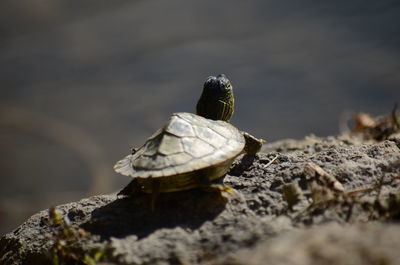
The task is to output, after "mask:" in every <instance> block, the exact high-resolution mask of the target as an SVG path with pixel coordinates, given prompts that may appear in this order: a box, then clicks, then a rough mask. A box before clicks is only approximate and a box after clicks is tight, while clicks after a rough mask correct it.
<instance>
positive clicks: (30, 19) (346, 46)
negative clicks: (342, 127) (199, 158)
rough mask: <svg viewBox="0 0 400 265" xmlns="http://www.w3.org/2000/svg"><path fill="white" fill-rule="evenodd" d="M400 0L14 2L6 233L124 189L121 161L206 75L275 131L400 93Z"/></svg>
mask: <svg viewBox="0 0 400 265" xmlns="http://www.w3.org/2000/svg"><path fill="white" fill-rule="evenodd" d="M399 14H400V2H399V1H369V0H363V1H361V0H360V1H358V0H351V1H349V0H346V1H345V0H338V1H312V0H303V1H297V0H289V1H278V0H255V1H251V2H249V1H210V0H203V1H183V0H169V1H157V0H151V1H138V0H137V1H135V0H130V1H128V0H114V1H109V0H87V1H70V0H36V1H31V0H13V1H8V0H7V1H1V2H0V22H1V23H0V67H1V71H0V89H1V98H0V147H1V159H0V234H2V233H5V232H9V231H11V230H12V229H14V228H16V227H17V226H18V225H19V224H20V223H21V222H22V221H23V220H24V219H25V218H27V217H28V216H30V215H31V214H33V213H34V212H37V211H38V210H41V209H45V208H48V207H49V206H51V205H56V204H59V203H65V202H68V201H72V200H78V199H80V198H83V197H86V196H89V195H93V194H102V193H109V192H114V191H116V190H118V189H119V188H121V187H122V186H123V185H124V184H125V183H128V181H129V179H127V177H123V176H119V175H117V174H115V173H114V172H113V171H112V166H113V164H114V163H115V161H116V160H118V159H119V158H121V157H122V156H124V155H126V154H128V153H129V151H130V148H131V147H133V146H140V144H142V143H143V142H144V141H145V139H146V138H147V137H148V136H149V135H151V134H152V133H153V132H154V131H155V130H156V129H157V128H159V127H160V126H161V125H162V124H163V123H164V121H166V120H167V118H168V117H169V116H170V114H171V113H173V112H178V111H188V112H193V111H194V106H195V103H196V101H197V99H198V98H199V96H200V93H201V89H202V85H203V82H204V80H205V78H206V77H207V76H209V75H216V74H219V73H225V74H226V75H227V76H228V78H230V80H231V81H232V84H233V87H234V92H235V96H236V111H235V115H234V118H233V120H232V122H233V123H234V124H235V125H236V126H238V127H239V128H240V129H242V130H246V131H248V132H250V133H252V134H254V135H256V136H258V137H262V138H264V139H267V140H269V141H273V140H278V139H283V138H302V137H304V136H305V135H308V134H311V133H314V134H316V135H319V136H327V135H335V134H337V133H338V132H339V122H340V119H341V117H343V115H344V116H346V115H348V114H349V113H351V112H358V111H364V112H369V113H372V114H383V113H387V112H389V111H390V110H391V108H392V106H393V104H394V102H395V101H399V99H400V71H399V70H400V16H399Z"/></svg>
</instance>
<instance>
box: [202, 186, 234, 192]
mask: <svg viewBox="0 0 400 265" xmlns="http://www.w3.org/2000/svg"><path fill="white" fill-rule="evenodd" d="M203 190H204V191H207V192H220V193H222V194H224V193H227V194H235V193H236V191H235V190H234V189H232V188H231V187H228V186H225V185H222V184H209V185H206V186H204V187H203Z"/></svg>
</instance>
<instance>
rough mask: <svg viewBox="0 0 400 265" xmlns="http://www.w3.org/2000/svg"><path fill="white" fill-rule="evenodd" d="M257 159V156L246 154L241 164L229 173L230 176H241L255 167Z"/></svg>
mask: <svg viewBox="0 0 400 265" xmlns="http://www.w3.org/2000/svg"><path fill="white" fill-rule="evenodd" d="M255 159H256V155H247V154H245V155H244V156H243V157H242V159H241V160H240V162H239V163H237V164H236V165H234V167H233V168H232V169H231V170H230V171H229V173H228V174H229V175H232V176H241V175H242V174H243V172H244V171H246V170H247V169H248V168H249V167H251V166H252V165H253V162H254V160H255Z"/></svg>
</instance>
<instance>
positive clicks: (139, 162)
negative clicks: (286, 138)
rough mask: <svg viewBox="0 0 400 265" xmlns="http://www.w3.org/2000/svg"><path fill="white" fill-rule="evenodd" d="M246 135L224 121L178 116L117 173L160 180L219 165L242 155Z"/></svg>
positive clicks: (118, 167)
mask: <svg viewBox="0 0 400 265" xmlns="http://www.w3.org/2000/svg"><path fill="white" fill-rule="evenodd" d="M244 146H245V139H244V137H243V135H242V133H241V132H240V131H239V130H238V129H237V128H236V127H234V126H233V125H231V124H229V123H227V122H224V121H214V120H209V119H206V118H203V117H201V116H198V115H195V114H192V113H185V112H180V113H174V114H173V115H172V116H171V118H170V119H169V120H168V122H167V123H166V124H165V126H164V127H163V128H161V129H160V130H158V131H157V132H156V133H155V134H154V135H152V136H151V137H150V138H149V139H148V140H147V141H146V143H145V144H144V145H143V146H142V147H141V148H140V149H139V150H137V151H136V152H134V153H133V154H131V155H128V156H126V157H125V158H124V159H122V160H120V161H118V162H117V163H116V165H115V166H114V169H115V171H116V172H118V173H121V174H122V175H126V176H131V177H133V178H148V177H151V178H160V177H168V176H173V175H178V174H182V173H187V172H192V171H195V170H200V169H205V168H208V167H212V166H218V165H219V164H221V163H222V164H223V163H224V162H225V161H228V160H231V159H233V158H235V157H236V156H237V155H239V154H240V153H241V152H242V150H243V148H244Z"/></svg>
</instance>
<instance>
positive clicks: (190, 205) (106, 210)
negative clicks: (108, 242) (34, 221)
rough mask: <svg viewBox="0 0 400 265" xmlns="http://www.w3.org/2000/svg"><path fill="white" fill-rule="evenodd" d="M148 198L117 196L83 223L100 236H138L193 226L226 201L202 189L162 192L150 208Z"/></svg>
mask: <svg viewBox="0 0 400 265" xmlns="http://www.w3.org/2000/svg"><path fill="white" fill-rule="evenodd" d="M150 200H151V196H150V195H147V194H140V195H138V196H135V197H124V198H120V199H117V200H115V201H113V202H111V203H109V204H107V205H105V206H103V207H100V208H98V209H96V210H94V211H93V212H92V216H91V219H90V221H88V222H86V223H84V224H83V225H82V226H83V228H84V229H86V230H88V231H90V232H91V233H93V234H97V235H99V236H100V237H101V238H102V239H107V238H109V237H125V236H128V235H136V236H137V237H138V238H139V239H140V238H143V237H147V236H148V235H150V234H151V233H153V232H154V231H156V230H157V229H160V228H174V227H183V228H189V229H196V228H198V227H200V226H201V225H202V224H203V223H204V222H206V221H209V220H213V219H214V218H215V217H216V216H218V215H219V214H220V213H221V212H222V211H223V210H224V209H225V205H226V203H227V200H226V198H225V197H223V196H222V195H221V194H220V193H218V192H204V191H202V190H190V191H182V192H174V193H162V194H160V195H159V196H158V197H157V201H156V203H155V209H154V210H153V211H152V210H151V207H150Z"/></svg>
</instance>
